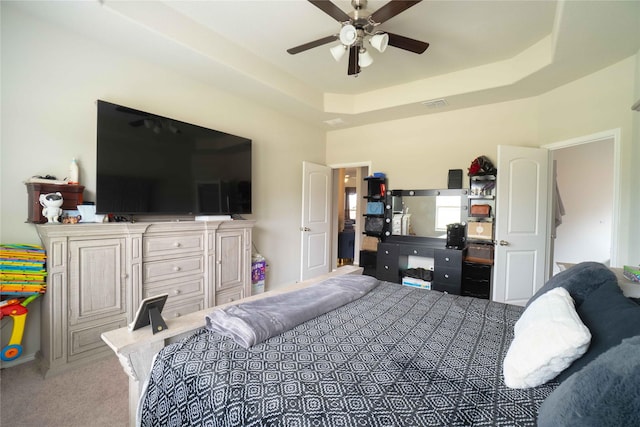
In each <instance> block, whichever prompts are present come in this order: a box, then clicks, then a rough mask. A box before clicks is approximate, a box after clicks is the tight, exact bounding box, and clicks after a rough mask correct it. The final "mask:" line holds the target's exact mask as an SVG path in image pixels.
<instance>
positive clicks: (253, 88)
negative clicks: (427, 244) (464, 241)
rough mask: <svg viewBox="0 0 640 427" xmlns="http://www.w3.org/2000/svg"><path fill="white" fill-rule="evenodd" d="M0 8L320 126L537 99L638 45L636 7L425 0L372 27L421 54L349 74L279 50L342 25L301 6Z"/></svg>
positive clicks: (242, 2) (320, 54)
mask: <svg viewBox="0 0 640 427" xmlns="http://www.w3.org/2000/svg"><path fill="white" fill-rule="evenodd" d="M2 3H3V7H4V5H6V4H8V3H11V5H12V6H14V5H15V6H17V7H19V8H21V9H22V10H25V11H27V12H29V13H32V14H34V15H37V16H39V17H40V18H43V19H46V20H50V21H53V22H55V23H56V24H58V25H63V26H65V27H67V28H69V29H71V30H72V31H75V32H77V33H80V34H82V35H83V36H85V37H90V38H93V39H97V40H99V41H101V42H103V43H105V44H108V45H110V46H112V47H115V48H118V49H121V50H123V51H125V52H127V53H129V54H133V55H136V56H139V57H142V58H144V59H146V60H150V61H154V62H156V63H159V64H161V65H163V66H166V67H170V68H173V69H176V70H178V71H180V72H183V73H186V74H188V75H191V76H193V77H195V78H198V79H201V80H203V81H207V82H213V83H215V84H216V85H217V86H221V87H223V88H224V89H225V90H229V91H230V92H234V93H237V94H239V95H242V96H245V97H249V98H250V99H253V100H255V101H256V102H261V103H264V104H266V105H268V106H270V107H271V108H276V109H281V110H282V111H284V112H286V113H288V114H292V115H295V116H297V117H299V118H300V119H302V120H305V121H308V122H309V123H312V124H314V125H317V126H322V127H325V128H327V129H333V128H344V127H350V126H356V125H360V124H365V123H371V122H375V121H380V120H389V119H396V118H401V117H408V116H413V115H419V114H429V113H435V112H441V111H448V110H452V109H458V108H465V107H469V106H474V105H478V104H485V103H491V102H500V101H505V100H510V99H516V98H520V97H525V96H533V95H537V94H540V93H544V92H546V91H548V90H550V89H553V88H555V87H557V86H560V85H562V84H565V83H567V82H569V81H571V80H575V79H576V78H579V77H581V76H584V75H587V74H590V73H592V72H595V71H597V70H599V69H602V68H604V67H606V66H608V65H610V64H613V63H615V62H617V61H619V60H622V59H624V58H626V57H628V56H630V55H633V54H635V53H637V52H638V50H640V1H638V0H630V1H577V0H574V1H564V0H561V1H544V0H535V1H525V0H512V1H504V0H498V1H484V0H473V1H462V0H447V1H432V0H424V1H422V2H420V3H418V4H417V5H415V6H413V7H411V8H409V9H408V10H406V11H404V12H402V13H401V14H399V15H397V16H396V17H394V18H392V19H390V20H388V21H387V22H385V23H383V24H382V25H380V27H378V29H379V30H382V31H384V30H387V31H390V32H393V33H396V34H400V35H404V36H407V37H411V38H414V39H418V40H421V41H425V42H428V43H429V44H430V47H429V48H428V49H427V51H426V52H425V53H423V54H422V55H417V54H415V53H411V52H408V51H404V50H401V49H397V48H394V47H389V48H388V49H387V50H386V51H385V52H384V53H379V52H377V51H373V53H372V55H373V56H374V61H375V62H374V63H373V65H371V66H370V67H368V68H364V69H362V72H361V73H360V75H359V76H357V77H353V76H348V75H347V58H346V57H345V58H343V59H342V60H341V62H339V63H338V62H335V61H334V60H333V58H332V57H331V55H330V53H329V48H330V47H331V46H333V45H336V44H337V42H335V43H331V44H327V45H324V46H320V47H316V48H314V49H311V50H308V51H306V52H302V53H299V54H297V55H290V54H288V53H287V52H286V49H288V48H291V47H294V46H298V45H300V44H303V43H306V42H309V41H312V40H316V39H319V38H322V37H324V36H328V35H332V34H335V33H337V32H338V31H339V29H340V24H339V23H337V22H336V21H335V20H334V19H333V18H331V17H330V16H328V15H327V14H325V13H324V12H322V11H321V10H320V9H318V8H317V7H315V6H314V5H313V4H311V3H309V2H307V1H304V0H281V1H274V0H255V1H248V0H216V1H165V2H160V1H116V0H104V1H101V2H98V1H64V2H60V1H55V2H54V1H47V2H40V1H20V2H15V3H14V2H8V1H6V0H3V2H2ZM334 3H335V4H336V5H338V6H339V7H340V8H341V9H342V10H344V11H345V12H350V11H352V7H351V5H350V2H349V1H346V0H335V1H334ZM386 3H387V1H386V0H369V5H368V8H367V11H368V12H369V13H370V12H373V11H375V10H377V9H378V8H379V7H381V6H382V5H384V4H386ZM371 50H372V49H371ZM433 99H445V100H446V105H444V106H439V107H429V106H427V105H424V104H423V102H424V101H428V100H433ZM334 119H338V121H339V122H341V123H338V124H337V125H335V127H331V126H330V125H328V124H326V123H324V121H327V120H334Z"/></svg>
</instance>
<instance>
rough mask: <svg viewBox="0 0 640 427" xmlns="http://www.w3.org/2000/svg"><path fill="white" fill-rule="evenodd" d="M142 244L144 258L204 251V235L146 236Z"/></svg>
mask: <svg viewBox="0 0 640 427" xmlns="http://www.w3.org/2000/svg"><path fill="white" fill-rule="evenodd" d="M142 242H143V243H142V244H143V249H142V250H143V257H144V258H148V257H153V256H160V255H179V254H186V253H189V252H194V251H204V233H191V234H188V233H185V234H177V233H176V234H165V235H161V236H147V237H145V238H144V239H143V241H142Z"/></svg>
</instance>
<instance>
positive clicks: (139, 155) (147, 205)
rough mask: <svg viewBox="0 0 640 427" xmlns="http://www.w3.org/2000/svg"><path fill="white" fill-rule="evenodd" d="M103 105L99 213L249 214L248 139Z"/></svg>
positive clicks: (99, 134)
mask: <svg viewBox="0 0 640 427" xmlns="http://www.w3.org/2000/svg"><path fill="white" fill-rule="evenodd" d="M97 104H98V105H97V106H98V126H97V176H96V212H97V213H100V214H114V215H231V214H249V213H251V140H250V139H247V138H243V137H240V136H236V135H230V134H228V133H225V132H220V131H217V130H213V129H207V128H205V127H202V126H197V125H194V124H190V123H185V122H182V121H179V120H174V119H171V118H168V117H163V116H159V115H157V114H152V113H148V112H144V111H139V110H136V109H133V108H129V107H125V106H122V105H117V104H112V103H109V102H106V101H101V100H98V102H97Z"/></svg>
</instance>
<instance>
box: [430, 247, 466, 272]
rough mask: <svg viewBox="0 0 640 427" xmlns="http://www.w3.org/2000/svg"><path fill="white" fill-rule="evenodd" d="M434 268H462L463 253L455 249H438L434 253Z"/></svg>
mask: <svg viewBox="0 0 640 427" xmlns="http://www.w3.org/2000/svg"><path fill="white" fill-rule="evenodd" d="M433 261H434V267H435V268H436V269H438V268H442V267H445V268H447V267H451V268H457V269H461V268H462V251H458V250H454V249H436V250H434V253H433Z"/></svg>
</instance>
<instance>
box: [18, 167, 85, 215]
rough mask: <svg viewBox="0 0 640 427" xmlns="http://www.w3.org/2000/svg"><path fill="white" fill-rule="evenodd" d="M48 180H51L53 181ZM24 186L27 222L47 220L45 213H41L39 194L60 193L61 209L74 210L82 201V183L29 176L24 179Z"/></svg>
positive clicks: (41, 206)
mask: <svg viewBox="0 0 640 427" xmlns="http://www.w3.org/2000/svg"><path fill="white" fill-rule="evenodd" d="M52 178H53V177H52ZM34 179H35V181H34ZM45 181H47V182H45ZM48 181H53V183H50V182H48ZM59 182H62V184H60V183H59ZM25 186H26V187H27V196H28V216H27V222H32V223H35V224H44V223H46V222H47V217H46V215H44V214H43V213H42V210H43V209H42V208H43V205H42V204H41V202H40V196H42V195H47V194H50V193H60V194H61V195H62V199H63V201H62V205H61V206H60V208H61V209H63V210H76V209H77V206H78V205H80V204H82V202H83V200H82V195H83V192H84V186H82V185H73V184H67V183H66V181H57V180H47V179H45V178H30V179H28V180H26V181H25Z"/></svg>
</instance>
